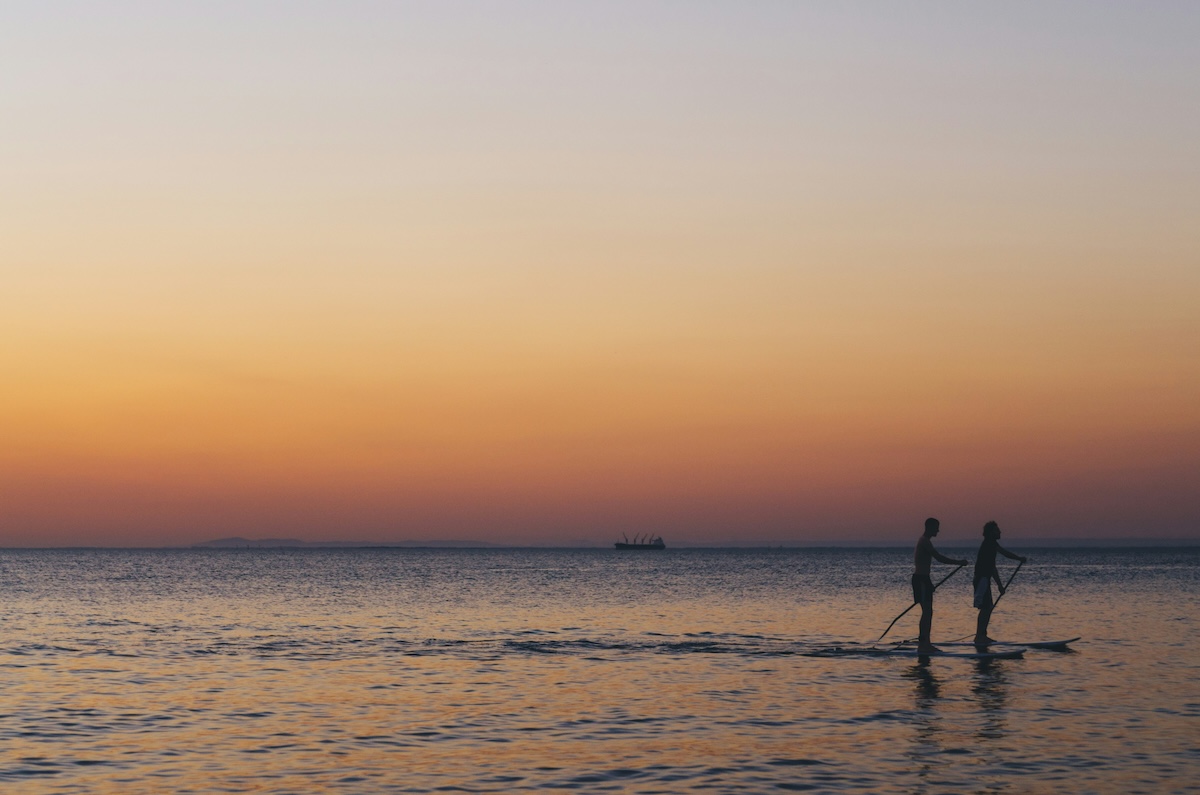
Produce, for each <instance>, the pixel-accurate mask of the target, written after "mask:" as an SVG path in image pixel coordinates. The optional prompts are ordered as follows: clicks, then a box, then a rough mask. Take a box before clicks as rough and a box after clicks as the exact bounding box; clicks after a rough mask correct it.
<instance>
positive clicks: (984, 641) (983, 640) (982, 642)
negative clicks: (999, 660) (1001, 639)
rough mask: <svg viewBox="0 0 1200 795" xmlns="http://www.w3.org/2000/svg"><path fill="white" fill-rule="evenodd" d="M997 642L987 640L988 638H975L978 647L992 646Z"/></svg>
mask: <svg viewBox="0 0 1200 795" xmlns="http://www.w3.org/2000/svg"><path fill="white" fill-rule="evenodd" d="M995 642H996V641H994V640H992V639H991V638H987V637H983V638H981V637H979V636H978V635H976V636H975V645H976V646H991V645H992V644H993V643H995Z"/></svg>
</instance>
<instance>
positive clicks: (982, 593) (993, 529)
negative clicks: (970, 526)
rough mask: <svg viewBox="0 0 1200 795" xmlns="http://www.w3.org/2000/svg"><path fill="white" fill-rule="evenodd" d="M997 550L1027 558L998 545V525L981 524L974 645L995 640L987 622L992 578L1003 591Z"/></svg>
mask: <svg viewBox="0 0 1200 795" xmlns="http://www.w3.org/2000/svg"><path fill="white" fill-rule="evenodd" d="M997 552H999V553H1000V554H1001V555H1003V556H1004V557H1006V558H1009V559H1011V560H1019V561H1021V562H1022V563H1024V562H1025V561H1027V560H1029V558H1025V557H1022V556H1020V555H1014V554H1013V553H1011V552H1009V551H1008V550H1007V549H1005V548H1004V547H1002V546H1000V525H998V524H996V523H995V522H988V523H987V524H985V525H984V526H983V543H982V544H980V545H979V554H978V555H976V556H975V580H974V582H975V606H976V607H977V608H979V618H978V619H977V620H976V622H975V645H976V646H986V645H987V644H989V643H995V642H996V641H994V640H992V639H991V638H989V637H988V634H987V629H988V622H989V621H991V620H992V606H993V605H994V604H995V603H994V602H993V601H992V580H995V581H996V587H997V588H999V589H1000V593H1004V582H1003V580H1001V579H1000V572H998V571H997V570H996V553H997Z"/></svg>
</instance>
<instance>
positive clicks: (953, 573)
mask: <svg viewBox="0 0 1200 795" xmlns="http://www.w3.org/2000/svg"><path fill="white" fill-rule="evenodd" d="M965 565H967V564H965V563H963V564H962V565H960V566H959V567H958V569H961V568H962V567H963V566H965ZM1017 568H1018V569H1019V568H1021V567H1020V566H1017ZM958 569H955V570H954V571H952V572H950V573H949V574H947V575H946V576H945V577H943V578H942V579H940V580H938V584H937V585H935V586H933V590H935V591H936V590H937V589H938V588H941V587H942V583H944V582H945V581H946V580H948V579H950V578H951V577H953V576H954V575H955V574H958ZM1013 574H1016V572H1013ZM1004 587H1005V588H1008V586H1007V585H1006V586H1004ZM918 604H920V602H913V603H912V604H911V605H909V606H908V607H906V608H904V612H903V613H901V614H900V615H898V616H896V617H895V618H893V619H892V623H890V624H888V628H887V629H885V630H884V631H883V635H880V636H879V640H877V641H875V642H876V643H878V642H879V641H880V640H883V637H884V635H886V634H888V633H889V632H891V631H892V627H894V626H896V622H897V621H899V620H900V619H902V618H904V616H905V614H906V613H908V611H909V610H912V609H913V608H914V607H916V606H917V605H918Z"/></svg>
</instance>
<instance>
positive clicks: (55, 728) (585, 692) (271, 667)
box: [0, 540, 1200, 793]
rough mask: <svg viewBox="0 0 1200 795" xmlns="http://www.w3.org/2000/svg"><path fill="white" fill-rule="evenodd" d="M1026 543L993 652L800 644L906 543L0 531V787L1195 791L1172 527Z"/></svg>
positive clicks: (888, 579) (1196, 580)
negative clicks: (130, 536) (1154, 543)
mask: <svg viewBox="0 0 1200 795" xmlns="http://www.w3.org/2000/svg"><path fill="white" fill-rule="evenodd" d="M1011 546H1012V548H1015V549H1018V550H1020V549H1021V547H1020V544H1019V541H1018V540H1011ZM948 551H949V550H948ZM1026 551H1027V552H1028V554H1029V555H1030V556H1031V561H1030V563H1029V564H1027V565H1026V566H1025V567H1024V568H1023V569H1022V570H1021V571H1020V573H1019V574H1018V575H1017V577H1016V579H1015V580H1014V581H1013V585H1012V590H1011V591H1010V592H1009V594H1008V595H1007V596H1006V597H1005V598H1004V600H1003V601H1002V602H1001V603H1000V604H999V606H998V607H997V611H996V615H995V617H994V619H993V624H992V635H993V636H994V637H999V638H1006V639H1010V640H1028V639H1035V640H1036V639H1057V638H1067V637H1073V636H1075V635H1081V636H1082V637H1083V639H1082V640H1081V641H1079V642H1078V643H1076V644H1074V645H1073V647H1072V650H1070V651H1066V652H1050V651H1029V652H1027V653H1026V654H1025V656H1024V658H1023V659H1015V660H999V661H991V662H983V661H977V660H969V659H957V658H937V657H935V658H932V659H927V660H920V659H915V658H902V657H879V656H862V655H850V654H840V653H829V650H830V649H832V648H835V647H843V648H847V647H852V646H855V645H856V644H862V643H864V642H865V643H867V644H869V643H870V642H871V641H873V640H874V639H875V638H876V637H877V636H878V635H879V633H880V632H882V631H883V628H884V627H886V626H887V624H888V622H889V621H891V619H892V618H893V617H894V616H895V615H896V614H897V613H898V612H900V610H901V609H903V608H904V607H905V606H906V605H907V604H908V603H909V601H910V599H911V594H910V591H909V582H908V578H909V573H910V567H911V553H910V551H909V550H908V549H869V550H862V549H858V550H847V549H842V550H759V551H732V550H673V549H668V550H666V551H665V552H656V553H647V552H632V553H630V552H624V553H619V552H615V551H611V550H405V549H358V550H108V551H104V550H53V551H37V550H7V551H0V589H2V590H0V593H2V594H3V602H2V604H0V788H2V790H3V791H4V792H5V793H8V792H13V793H42V792H45V793H68V792H69V793H188V792H248V793H321V792H332V793H375V792H396V793H409V792H412V793H418V792H529V791H549V792H555V791H563V792H566V791H578V792H637V793H681V792H712V793H726V792H729V793H734V792H779V791H783V792H786V791H815V792H833V793H836V792H954V793H966V792H970V793H996V792H1012V793H1027V792H1034V793H1036V792H1061V791H1069V792H1072V793H1088V792H1099V793H1109V792H1113V793H1117V792H1119V793H1139V792H1142V793H1164V792H1200V641H1198V640H1197V634H1198V633H1197V629H1198V628H1200V626H1198V623H1197V622H1198V619H1197V609H1198V608H1200V550H1197V549H1170V550H1146V549H1140V550H1132V549H1123V550H1120V549H1089V550H1048V549H1032V550H1026ZM963 553H964V556H965V553H967V551H966V550H963ZM1005 563H1007V561H1005ZM949 570H950V568H949V567H943V569H942V572H943V573H945V572H948V571H949ZM969 571H970V570H969V568H968V569H965V570H963V571H962V572H960V573H959V574H958V575H957V576H955V577H953V578H951V579H950V580H949V581H948V582H947V583H946V585H945V586H943V588H942V589H941V590H939V591H938V594H937V600H936V612H935V621H934V639H935V640H950V639H953V638H957V637H960V636H964V635H969V634H971V633H972V632H973V627H974V625H973V620H974V611H973V610H972V609H971V607H970V584H969ZM936 576H938V573H937V572H936V571H935V578H936ZM916 612H917V611H913V612H912V613H910V614H909V615H908V616H906V617H905V619H903V620H902V621H901V622H900V623H899V624H897V626H896V628H895V629H894V630H893V631H892V635H890V636H889V639H891V638H893V637H894V638H895V639H901V638H904V637H910V636H912V635H913V634H915V632H916V621H917V616H916Z"/></svg>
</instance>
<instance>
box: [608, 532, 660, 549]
mask: <svg viewBox="0 0 1200 795" xmlns="http://www.w3.org/2000/svg"><path fill="white" fill-rule="evenodd" d="M621 538H624V539H625V540H624V541H618V542H617V543H616V544H613V546H614V547H616V548H617V549H666V548H667V545H666V544H665V543H663V540H662V536H651V535H649V534H646V535H644V536H634V537H633V540H632V541H630V540H629V539H628V538H627V537H626V536H625V534H624V533H622V534H621Z"/></svg>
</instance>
